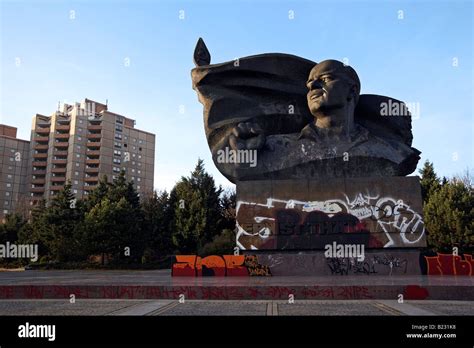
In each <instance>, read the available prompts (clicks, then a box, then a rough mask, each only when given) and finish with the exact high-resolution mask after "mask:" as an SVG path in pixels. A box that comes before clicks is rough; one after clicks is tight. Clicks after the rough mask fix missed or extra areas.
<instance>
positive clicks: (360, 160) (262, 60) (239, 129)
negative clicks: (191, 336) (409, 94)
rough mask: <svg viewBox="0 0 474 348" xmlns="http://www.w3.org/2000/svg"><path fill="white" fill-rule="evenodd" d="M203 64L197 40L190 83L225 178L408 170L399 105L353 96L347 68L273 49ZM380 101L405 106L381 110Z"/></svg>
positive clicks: (415, 155)
mask: <svg viewBox="0 0 474 348" xmlns="http://www.w3.org/2000/svg"><path fill="white" fill-rule="evenodd" d="M210 61H211V56H210V54H209V51H208V49H207V48H206V45H205V44H204V41H203V40H202V39H199V41H198V43H197V45H196V49H195V53H194V62H195V65H196V67H195V68H194V69H193V70H192V72H191V76H192V82H193V89H194V90H196V92H197V94H198V98H199V101H200V102H201V103H202V104H203V107H204V125H205V133H206V137H207V140H208V143H209V147H210V150H211V153H212V158H213V160H214V163H215V164H216V167H217V168H218V169H219V171H220V172H221V173H222V174H223V175H224V176H225V177H227V178H228V179H229V180H230V181H231V182H233V183H236V182H238V181H244V180H262V179H275V180H281V179H316V180H318V179H327V178H341V177H345V178H352V177H386V176H405V175H408V174H410V173H412V172H413V171H414V170H415V168H416V165H417V163H418V160H419V159H420V156H419V154H420V152H419V151H418V150H417V149H415V148H412V147H411V145H412V139H413V136H412V132H411V115H410V113H409V112H408V110H407V108H406V105H405V104H404V103H403V102H400V101H398V100H396V99H393V98H389V97H384V96H379V95H364V94H362V95H360V80H359V77H358V75H357V73H356V71H355V70H354V69H353V68H351V67H350V66H347V65H345V64H343V63H342V62H339V61H337V60H325V61H323V62H320V63H318V64H316V63H315V62H312V61H310V60H307V59H304V58H300V57H297V56H293V55H288V54H280V53H270V54H261V55H255V56H249V57H244V58H240V59H238V60H235V61H231V62H226V63H221V64H213V65H210ZM385 105H397V107H398V110H401V111H404V112H403V113H402V115H398V114H397V115H391V116H385V115H383V114H382V113H381V110H382V109H383V107H384V106H385Z"/></svg>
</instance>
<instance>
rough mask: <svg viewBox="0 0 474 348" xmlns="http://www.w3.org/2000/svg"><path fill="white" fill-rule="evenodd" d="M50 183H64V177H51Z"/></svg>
mask: <svg viewBox="0 0 474 348" xmlns="http://www.w3.org/2000/svg"><path fill="white" fill-rule="evenodd" d="M51 182H54V183H59V182H62V183H64V182H66V177H65V176H53V177H51Z"/></svg>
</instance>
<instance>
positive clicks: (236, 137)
mask: <svg viewBox="0 0 474 348" xmlns="http://www.w3.org/2000/svg"><path fill="white" fill-rule="evenodd" d="M229 144H230V147H231V148H232V149H233V150H259V149H261V148H262V147H263V145H265V133H264V132H263V130H262V128H260V126H259V125H258V124H256V123H252V122H241V123H239V124H238V125H237V127H234V129H233V130H232V133H231V134H230V136H229Z"/></svg>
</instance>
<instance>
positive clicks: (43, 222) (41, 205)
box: [18, 199, 52, 259]
mask: <svg viewBox="0 0 474 348" xmlns="http://www.w3.org/2000/svg"><path fill="white" fill-rule="evenodd" d="M46 209H47V208H46V201H45V200H44V199H42V200H40V201H39V202H38V204H37V205H36V206H35V207H34V208H33V210H32V212H31V219H30V222H29V223H27V224H25V225H24V226H23V227H22V228H21V229H20V232H19V233H18V241H19V243H21V244H37V245H38V254H39V256H40V259H51V258H52V256H51V252H50V250H49V249H48V246H47V243H45V239H44V237H45V236H47V235H48V231H49V225H48V221H47V218H46Z"/></svg>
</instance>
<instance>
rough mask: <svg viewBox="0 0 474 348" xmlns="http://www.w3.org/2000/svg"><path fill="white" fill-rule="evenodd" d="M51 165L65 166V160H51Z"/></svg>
mask: <svg viewBox="0 0 474 348" xmlns="http://www.w3.org/2000/svg"><path fill="white" fill-rule="evenodd" d="M51 163H53V164H67V159H53V160H52V161H51Z"/></svg>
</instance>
